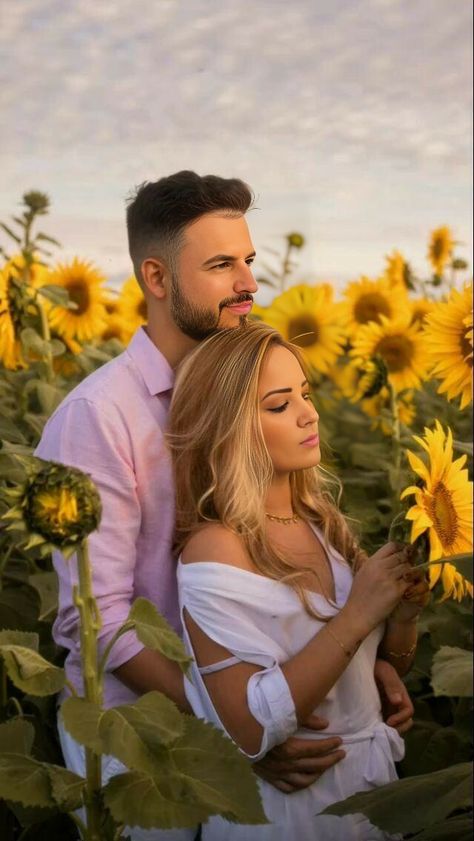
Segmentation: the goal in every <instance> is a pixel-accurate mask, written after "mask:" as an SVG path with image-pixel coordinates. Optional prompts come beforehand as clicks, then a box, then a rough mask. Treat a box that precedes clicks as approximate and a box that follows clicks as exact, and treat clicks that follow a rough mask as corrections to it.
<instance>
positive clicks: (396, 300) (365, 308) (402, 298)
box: [341, 277, 409, 337]
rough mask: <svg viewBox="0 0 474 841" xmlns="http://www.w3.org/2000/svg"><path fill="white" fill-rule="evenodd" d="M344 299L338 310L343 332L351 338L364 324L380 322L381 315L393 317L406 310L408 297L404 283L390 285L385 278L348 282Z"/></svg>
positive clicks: (364, 278)
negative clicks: (345, 329)
mask: <svg viewBox="0 0 474 841" xmlns="http://www.w3.org/2000/svg"><path fill="white" fill-rule="evenodd" d="M344 296H345V298H346V300H345V301H344V303H343V305H342V309H341V314H342V318H343V321H344V323H345V324H346V326H347V331H348V333H349V335H350V336H351V337H352V336H354V335H355V334H356V332H357V330H358V329H359V328H360V327H361V326H362V325H364V324H368V323H369V322H371V321H375V322H377V323H380V321H381V318H382V317H385V318H390V319H391V318H395V316H398V315H402V314H405V313H407V312H408V310H409V304H408V296H407V294H406V290H405V287H404V286H401V285H397V286H395V287H394V286H393V284H392V283H391V282H390V281H389V280H388V279H387V278H384V277H382V278H379V279H378V280H370V279H369V278H368V277H361V279H360V280H357V281H354V282H353V283H349V285H348V286H347V287H346V289H345V291H344Z"/></svg>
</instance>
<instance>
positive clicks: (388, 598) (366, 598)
mask: <svg viewBox="0 0 474 841" xmlns="http://www.w3.org/2000/svg"><path fill="white" fill-rule="evenodd" d="M406 549H407V547H406V546H405V545H404V544H401V543H394V542H390V543H386V544H385V545H384V546H382V547H381V548H380V549H378V550H377V552H375V553H374V554H373V555H371V556H370V558H367V560H366V561H365V562H364V563H363V564H362V566H361V567H360V568H359V569H358V571H357V572H356V574H355V576H354V581H353V583H352V589H351V592H350V595H349V598H348V600H347V603H346V607H345V608H343V610H346V609H347V611H346V612H349V611H350V612H352V613H353V614H354V617H357V621H358V622H363V623H364V624H365V626H366V627H365V630H366V631H367V633H369V632H370V631H371V630H372V629H373V628H375V627H376V626H377V625H378V624H379V622H381V621H382V620H384V619H386V618H387V616H389V615H390V614H391V613H392V611H393V610H394V608H395V607H396V606H397V605H398V603H399V602H400V600H401V599H402V597H403V596H404V594H405V592H406V590H407V589H408V588H409V587H410V582H409V581H408V580H407V579H408V576H409V573H410V572H411V570H412V567H411V565H410V564H409V563H408V561H407V551H406Z"/></svg>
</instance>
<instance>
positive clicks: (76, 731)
mask: <svg viewBox="0 0 474 841" xmlns="http://www.w3.org/2000/svg"><path fill="white" fill-rule="evenodd" d="M103 712H104V711H103V710H102V709H101V707H100V706H99V705H98V704H93V703H92V701H87V700H86V699H85V698H74V697H73V698H67V699H66V700H65V701H64V703H63V704H61V713H60V714H61V717H62V720H63V722H64V726H65V728H66V730H67V731H68V733H70V734H71V736H72V737H73V739H75V740H76V742H79V744H81V745H85V746H86V747H87V748H90V749H91V750H93V751H95V753H105V750H104V745H103V743H102V740H101V738H100V736H99V722H100V718H101V716H102V715H103Z"/></svg>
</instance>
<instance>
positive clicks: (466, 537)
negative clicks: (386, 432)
mask: <svg viewBox="0 0 474 841" xmlns="http://www.w3.org/2000/svg"><path fill="white" fill-rule="evenodd" d="M413 437H414V439H415V441H416V442H417V443H418V444H419V445H420V446H421V447H422V448H423V449H424V450H425V452H426V453H427V455H428V464H425V462H424V461H422V459H421V458H419V456H417V455H415V454H414V453H412V452H411V451H410V450H407V456H408V460H409V462H410V466H411V468H412V470H414V472H415V473H416V474H417V475H418V476H419V481H418V483H417V484H416V485H412V486H410V487H408V488H405V490H404V491H403V493H402V495H401V499H404V498H405V497H406V496H410V495H411V494H414V496H415V504H414V505H413V506H412V507H411V508H410V509H409V511H408V512H407V514H406V519H407V520H411V521H412V530H411V542H412V543H413V542H414V541H415V540H416V539H417V538H418V537H419V536H420V535H421V534H423V533H424V532H426V531H427V532H428V538H429V543H430V556H429V560H430V561H436V560H438V559H439V558H449V557H451V556H452V555H458V554H463V553H466V552H467V553H471V552H472V482H470V481H469V479H468V471H467V469H466V468H464V464H465V462H466V458H467V456H465V455H463V456H461V457H460V458H458V459H456V460H455V461H453V436H452V432H451V430H450V429H449V428H448V431H447V433H446V432H445V431H444V430H443V427H442V426H441V424H440V423H439V421H436V424H435V429H434V430H430V429H428V428H426V427H425V434H424V437H423V438H420V437H419V436H417V435H415V436H413ZM429 574H430V583H431V586H432V587H434V585H435V584H436V582H437V581H438V580H439V579H440V578H441V579H442V583H443V584H444V587H445V597H446V598H447V597H448V596H449V595H455V597H459V593H460V592H461V590H462V591H463V592H464V590H465V591H466V592H470V594H471V595H472V586H471V585H470V584H469V582H466V581H464V580H463V579H462V577H461V576H460V573H459V572H457V570H456V569H455V567H454V566H453V565H452V564H445V566H444V567H443V568H442V567H441V565H438V564H436V565H433V566H432V567H430V568H429ZM461 585H462V586H461ZM446 591H447V592H446Z"/></svg>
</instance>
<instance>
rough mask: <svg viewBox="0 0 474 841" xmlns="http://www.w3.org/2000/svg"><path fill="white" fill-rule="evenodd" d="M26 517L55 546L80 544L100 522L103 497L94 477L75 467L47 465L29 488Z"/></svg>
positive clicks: (27, 489)
mask: <svg viewBox="0 0 474 841" xmlns="http://www.w3.org/2000/svg"><path fill="white" fill-rule="evenodd" d="M22 507H23V511H24V519H25V522H26V524H27V526H28V528H29V530H30V532H35V533H36V534H38V535H41V537H43V538H44V540H45V541H47V542H48V543H51V544H52V545H53V546H57V547H59V548H62V547H64V546H70V545H71V544H76V543H80V541H82V540H84V538H85V537H87V535H88V534H90V533H91V532H92V531H95V530H96V529H97V527H98V525H99V523H100V517H101V502H100V496H99V494H98V492H97V489H96V487H95V485H94V483H93V482H92V480H91V479H90V478H89V476H87V475H86V474H85V473H82V472H81V471H80V470H77V469H76V468H75V467H66V466H65V465H63V464H56V463H55V462H46V465H45V466H44V467H43V468H42V469H41V470H40V471H39V472H38V473H37V474H36V476H35V477H34V478H33V479H32V480H30V481H29V482H28V484H27V486H26V489H25V497H24V504H23V506H22Z"/></svg>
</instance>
